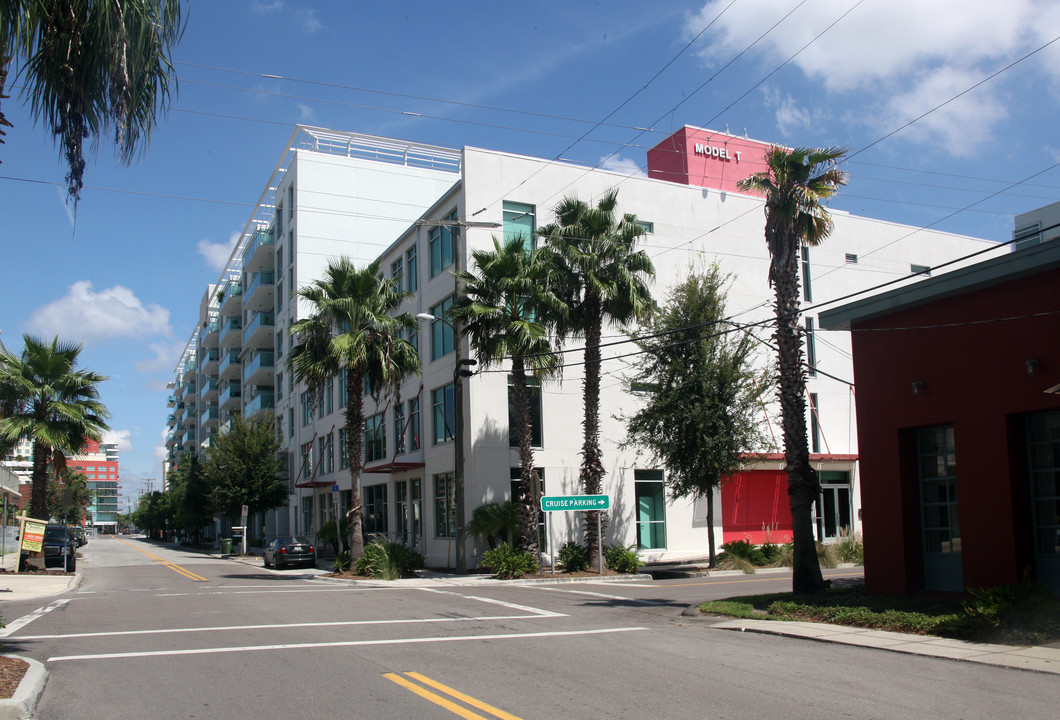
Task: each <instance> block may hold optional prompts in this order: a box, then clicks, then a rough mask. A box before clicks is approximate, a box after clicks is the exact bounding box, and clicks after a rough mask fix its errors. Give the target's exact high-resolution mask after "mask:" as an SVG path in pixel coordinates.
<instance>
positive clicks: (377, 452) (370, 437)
mask: <svg viewBox="0 0 1060 720" xmlns="http://www.w3.org/2000/svg"><path fill="white" fill-rule="evenodd" d="M384 418H385V416H384V414H383V413H377V414H375V415H372V416H371V417H368V418H365V419H364V461H365V462H375V461H376V460H385V459H386V422H385V419H384Z"/></svg>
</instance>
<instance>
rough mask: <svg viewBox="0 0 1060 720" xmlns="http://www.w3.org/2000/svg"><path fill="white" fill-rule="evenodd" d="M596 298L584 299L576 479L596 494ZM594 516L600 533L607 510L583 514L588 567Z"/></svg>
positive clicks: (600, 470)
mask: <svg viewBox="0 0 1060 720" xmlns="http://www.w3.org/2000/svg"><path fill="white" fill-rule="evenodd" d="M600 313H601V310H600V299H599V298H598V297H595V296H592V295H588V294H587V296H586V299H585V317H586V322H585V379H584V380H583V381H582V398H583V405H584V410H585V417H584V418H583V420H582V423H583V428H584V430H585V434H584V439H583V441H582V464H581V470H580V473H579V475H580V478H579V479H580V480H581V486H582V492H583V493H584V494H586V495H599V494H600V491H601V489H602V487H603V479H604V464H603V462H602V461H601V459H600V458H601V452H600V325H601V323H602V320H601V314H600ZM597 515H599V516H600V527H599V531H600V532H601V533H603V532H604V530H605V529H606V528H607V513H605V512H602V511H600V510H590V511H588V512H586V513H584V517H585V526H584V527H585V545H586V550H588V551H589V563H590V567H595V566H598V563H599V555H598V553H597V545H598V542H597V541H598V538H599V537H600V536H599V535H598V534H597Z"/></svg>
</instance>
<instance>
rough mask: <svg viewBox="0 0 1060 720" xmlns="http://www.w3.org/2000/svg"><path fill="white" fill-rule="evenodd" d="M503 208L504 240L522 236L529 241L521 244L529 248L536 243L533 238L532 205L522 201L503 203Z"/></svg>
mask: <svg viewBox="0 0 1060 720" xmlns="http://www.w3.org/2000/svg"><path fill="white" fill-rule="evenodd" d="M503 208H504V241H505V242H508V241H509V240H512V239H514V238H520V237H521V238H524V239H526V240H529V241H530V242H529V243H525V244H524V245H523V247H524V248H526V249H527V250H529V249H530V248H532V247H534V246H535V245H536V241H535V240H534V206H533V205H525V204H523V203H517V202H508V201H505V202H504V203H503Z"/></svg>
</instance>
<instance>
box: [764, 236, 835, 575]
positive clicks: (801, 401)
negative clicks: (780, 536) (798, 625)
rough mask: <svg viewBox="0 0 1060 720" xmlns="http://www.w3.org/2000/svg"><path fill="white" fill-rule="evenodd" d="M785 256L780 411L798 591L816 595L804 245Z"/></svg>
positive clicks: (779, 271)
mask: <svg viewBox="0 0 1060 720" xmlns="http://www.w3.org/2000/svg"><path fill="white" fill-rule="evenodd" d="M792 247H793V248H795V249H794V250H791V251H789V252H787V253H784V254H783V255H782V256H779V257H777V256H774V263H776V272H775V273H774V275H773V281H774V291H775V294H776V308H775V310H776V327H775V330H774V332H773V340H774V342H776V345H777V361H778V373H779V385H780V387H779V391H778V393H777V396H778V398H779V400H780V410H781V417H782V423H783V433H784V462H785V469H786V470H787V473H788V500H789V502H790V504H791V530H792V568H791V570H792V576H791V585H792V591H793V592H796V593H816V592H820V591H821V590H823V589H824V578H823V576H822V575H821V564H820V561H819V560H818V558H817V545H816V542H815V541H814V537H813V514H812V513H813V503H814V500H815V499H816V497H817V494H818V483H817V481H816V474H815V473H814V472H813V470H812V468H811V467H810V451H809V447H808V444H807V439H806V372H805V369H804V367H803V353H802V333H801V328H800V325H799V274H798V259H799V254H798V252H797V249H798V247H799V245H798V241H797V240H795V241H793V245H792Z"/></svg>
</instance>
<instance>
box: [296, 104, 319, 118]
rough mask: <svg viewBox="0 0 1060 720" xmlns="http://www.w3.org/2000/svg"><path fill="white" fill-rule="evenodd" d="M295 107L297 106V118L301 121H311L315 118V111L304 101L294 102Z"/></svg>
mask: <svg viewBox="0 0 1060 720" xmlns="http://www.w3.org/2000/svg"><path fill="white" fill-rule="evenodd" d="M296 107H297V108H298V115H299V118H298V119H299V120H301V121H302V122H313V121H314V120H316V113H315V112H313V108H311V107H309V106H308V105H306V104H305V103H296Z"/></svg>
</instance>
